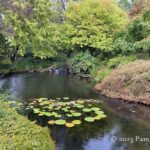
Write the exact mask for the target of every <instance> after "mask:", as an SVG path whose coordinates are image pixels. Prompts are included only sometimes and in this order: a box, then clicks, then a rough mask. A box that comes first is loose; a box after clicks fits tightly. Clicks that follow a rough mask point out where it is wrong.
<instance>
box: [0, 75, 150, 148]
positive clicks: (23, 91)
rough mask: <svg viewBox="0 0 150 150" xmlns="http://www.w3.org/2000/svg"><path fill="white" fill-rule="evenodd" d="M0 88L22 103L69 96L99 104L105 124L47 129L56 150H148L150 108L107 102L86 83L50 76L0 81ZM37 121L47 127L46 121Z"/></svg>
mask: <svg viewBox="0 0 150 150" xmlns="http://www.w3.org/2000/svg"><path fill="white" fill-rule="evenodd" d="M0 88H5V89H9V90H10V91H11V93H12V95H14V96H17V97H21V98H23V99H24V100H27V99H29V98H38V97H48V98H56V97H65V96H68V97H70V98H71V99H75V98H96V99H99V100H100V101H101V103H99V104H98V105H100V107H102V109H103V110H104V111H105V113H106V114H107V116H108V117H107V118H106V119H105V120H103V121H99V122H94V123H88V124H81V125H80V126H76V127H74V128H72V129H68V128H65V127H56V126H54V127H51V128H50V129H51V135H52V137H53V138H54V140H55V141H56V144H57V150H149V147H150V115H149V114H150V108H149V107H146V106H144V105H139V104H135V103H125V102H122V101H116V100H109V99H106V98H105V97H103V96H100V95H98V94H97V93H95V92H94V91H93V90H92V84H91V83H90V82H89V81H87V80H85V79H81V78H79V77H77V76H71V75H58V74H57V75H51V74H49V73H28V74H18V75H11V76H8V77H5V78H3V79H1V80H0ZM29 118H30V115H29ZM30 119H31V118H30ZM32 119H33V118H32ZM36 119H37V120H38V122H39V123H40V124H42V125H46V122H47V120H43V119H42V120H41V118H36ZM144 138H145V141H144ZM148 139H149V141H148ZM140 140H142V141H140Z"/></svg>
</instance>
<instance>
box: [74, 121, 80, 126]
mask: <svg viewBox="0 0 150 150" xmlns="http://www.w3.org/2000/svg"><path fill="white" fill-rule="evenodd" d="M73 123H74V124H76V125H79V124H81V121H80V120H74V121H73Z"/></svg>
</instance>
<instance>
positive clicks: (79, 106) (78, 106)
mask: <svg viewBox="0 0 150 150" xmlns="http://www.w3.org/2000/svg"><path fill="white" fill-rule="evenodd" d="M75 107H77V108H84V105H81V104H76V105H75Z"/></svg>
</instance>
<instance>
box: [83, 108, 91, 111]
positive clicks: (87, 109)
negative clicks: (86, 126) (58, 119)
mask: <svg viewBox="0 0 150 150" xmlns="http://www.w3.org/2000/svg"><path fill="white" fill-rule="evenodd" d="M90 111H91V109H89V108H84V109H83V112H90Z"/></svg>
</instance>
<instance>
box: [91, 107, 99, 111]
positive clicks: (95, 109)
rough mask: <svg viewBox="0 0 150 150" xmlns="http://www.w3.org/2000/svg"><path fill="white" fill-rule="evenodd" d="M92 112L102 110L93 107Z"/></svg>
mask: <svg viewBox="0 0 150 150" xmlns="http://www.w3.org/2000/svg"><path fill="white" fill-rule="evenodd" d="M91 110H93V111H98V110H100V108H99V107H92V108H91Z"/></svg>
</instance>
